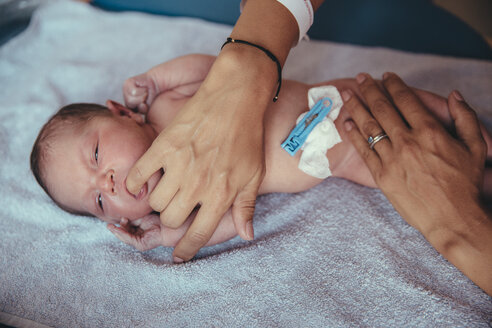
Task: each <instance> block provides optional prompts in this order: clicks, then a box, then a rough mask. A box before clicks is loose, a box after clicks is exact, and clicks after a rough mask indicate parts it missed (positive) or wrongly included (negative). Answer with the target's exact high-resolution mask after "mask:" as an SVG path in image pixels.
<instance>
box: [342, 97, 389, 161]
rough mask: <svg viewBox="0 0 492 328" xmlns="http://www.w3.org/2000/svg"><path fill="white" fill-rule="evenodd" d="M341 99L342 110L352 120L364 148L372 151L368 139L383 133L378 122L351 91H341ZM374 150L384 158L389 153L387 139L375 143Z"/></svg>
mask: <svg viewBox="0 0 492 328" xmlns="http://www.w3.org/2000/svg"><path fill="white" fill-rule="evenodd" d="M342 98H343V99H344V105H343V106H344V108H345V109H346V110H347V111H348V112H349V113H350V116H351V117H352V120H353V121H354V122H355V124H356V125H357V127H358V130H359V134H361V135H362V137H363V139H364V140H365V144H366V146H367V147H368V149H369V150H371V151H372V149H370V148H369V145H368V141H367V140H368V138H369V137H373V138H374V137H376V136H378V135H380V134H382V133H384V132H385V131H383V129H382V128H381V126H380V125H379V123H378V121H376V120H375V119H374V117H372V116H371V114H370V113H369V112H368V111H367V109H366V107H365V106H364V105H363V104H362V103H361V102H360V101H359V99H358V98H357V97H356V96H355V95H354V94H353V92H352V91H351V90H343V91H342ZM376 147H377V148H376ZM374 149H376V150H377V153H378V154H380V155H381V157H384V156H386V155H388V154H389V153H390V152H391V142H390V140H389V139H388V138H384V139H382V140H380V141H379V142H377V143H376V145H375V147H374Z"/></svg>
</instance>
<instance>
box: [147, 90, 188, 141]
mask: <svg viewBox="0 0 492 328" xmlns="http://www.w3.org/2000/svg"><path fill="white" fill-rule="evenodd" d="M188 99H189V97H183V96H182V95H181V94H178V93H176V92H175V91H173V90H169V91H167V92H163V93H161V94H159V95H158V96H157V97H156V98H155V99H154V101H153V102H152V104H151V105H150V109H149V112H148V113H147V118H146V119H147V123H149V124H151V125H152V126H153V127H154V129H155V130H156V131H157V132H160V131H162V130H163V129H164V128H165V127H166V126H167V125H169V123H170V122H171V121H172V119H173V118H174V117H175V116H176V113H177V112H178V111H179V110H180V109H181V107H183V105H184V104H185V103H186V101H187V100H188Z"/></svg>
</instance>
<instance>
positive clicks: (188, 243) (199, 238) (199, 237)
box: [173, 204, 227, 263]
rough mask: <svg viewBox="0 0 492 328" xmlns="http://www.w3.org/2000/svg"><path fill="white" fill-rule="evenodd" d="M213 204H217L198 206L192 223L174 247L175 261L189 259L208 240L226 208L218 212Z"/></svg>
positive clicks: (179, 261)
mask: <svg viewBox="0 0 492 328" xmlns="http://www.w3.org/2000/svg"><path fill="white" fill-rule="evenodd" d="M214 206H217V204H208V205H207V204H204V205H202V206H201V207H200V209H199V210H198V214H197V215H196V217H195V219H194V220H193V223H192V224H191V226H190V227H189V228H188V230H187V231H186V233H185V235H184V236H183V238H181V240H180V241H179V242H178V244H177V245H176V247H175V248H174V252H173V260H174V262H175V263H181V262H183V261H188V260H191V259H192V258H193V256H195V254H196V253H197V252H198V250H199V249H200V248H202V247H203V246H205V245H206V244H207V242H208V241H209V240H210V238H211V237H212V235H213V233H214V231H215V230H216V229H217V226H218V224H219V222H220V218H221V217H222V216H223V215H224V213H225V212H226V210H227V209H223V212H220V211H218V210H217V209H216V208H214Z"/></svg>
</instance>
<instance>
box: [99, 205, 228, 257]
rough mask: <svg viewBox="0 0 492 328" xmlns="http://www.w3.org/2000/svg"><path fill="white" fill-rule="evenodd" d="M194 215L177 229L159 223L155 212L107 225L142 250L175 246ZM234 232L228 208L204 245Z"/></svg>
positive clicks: (114, 232)
mask: <svg viewBox="0 0 492 328" xmlns="http://www.w3.org/2000/svg"><path fill="white" fill-rule="evenodd" d="M194 217H195V213H192V214H191V215H190V216H189V217H188V219H187V220H186V221H185V223H183V225H181V226H180V227H179V228H177V229H170V228H167V227H165V226H163V225H161V221H160V218H159V216H158V215H157V214H149V215H147V216H145V217H143V218H141V219H139V220H135V221H131V222H130V221H129V220H128V219H122V220H121V221H120V226H119V227H118V226H116V225H114V224H108V226H107V227H108V229H109V230H110V231H111V232H112V233H113V234H114V235H115V236H116V237H117V238H118V239H119V240H121V241H122V242H124V243H126V244H128V245H130V246H133V247H135V248H136V249H138V250H139V251H141V252H144V251H148V250H151V249H154V248H156V247H159V246H164V247H174V246H176V244H177V243H178V241H179V240H180V239H181V237H183V235H184V234H185V232H186V231H187V229H188V227H189V226H190V225H191V223H192V222H193V219H194ZM236 234H237V233H236V229H235V228H234V223H233V222H232V215H231V211H230V210H229V211H227V213H226V214H225V215H224V217H223V218H222V220H221V221H220V223H219V226H218V227H217V229H216V230H215V232H214V234H213V235H212V238H211V239H210V240H209V241H208V243H207V244H206V245H205V246H211V245H215V244H219V243H223V242H225V241H227V240H229V239H231V238H233V237H235V236H236Z"/></svg>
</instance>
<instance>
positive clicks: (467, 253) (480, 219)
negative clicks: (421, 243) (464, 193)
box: [422, 204, 492, 295]
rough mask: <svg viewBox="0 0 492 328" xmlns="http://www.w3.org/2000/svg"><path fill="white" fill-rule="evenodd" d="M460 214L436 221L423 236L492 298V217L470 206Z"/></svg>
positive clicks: (484, 211) (477, 206) (483, 210)
mask: <svg viewBox="0 0 492 328" xmlns="http://www.w3.org/2000/svg"><path fill="white" fill-rule="evenodd" d="M460 212H461V211H459V210H454V211H453V214H451V215H449V216H448V217H446V218H441V219H436V220H435V221H436V224H434V225H433V226H432V225H429V226H430V227H432V228H427V229H426V230H425V231H422V233H423V234H424V237H425V238H426V239H427V240H428V241H429V242H430V244H431V245H432V246H434V248H436V250H437V251H438V252H439V253H441V255H442V256H444V257H445V258H446V259H447V260H448V261H449V262H451V263H452V264H453V265H454V266H456V267H457V268H458V269H459V270H460V271H461V272H463V273H464V274H465V275H466V276H467V277H468V278H470V280H472V281H473V282H474V283H475V284H477V286H479V287H480V288H482V289H483V290H484V291H485V292H486V293H487V294H489V295H492V217H491V215H490V213H487V211H486V210H485V209H484V208H483V207H482V206H480V205H479V204H467V206H466V212H461V213H460ZM437 222H442V224H438V223H437Z"/></svg>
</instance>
